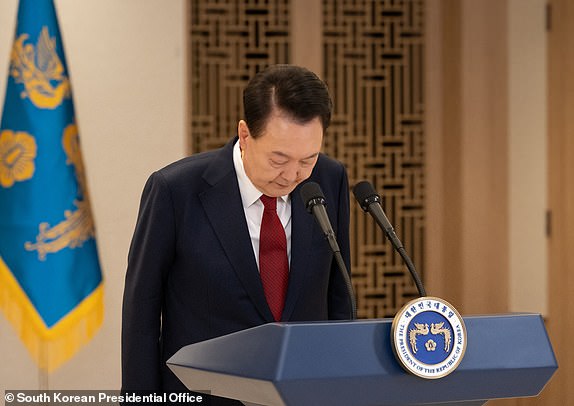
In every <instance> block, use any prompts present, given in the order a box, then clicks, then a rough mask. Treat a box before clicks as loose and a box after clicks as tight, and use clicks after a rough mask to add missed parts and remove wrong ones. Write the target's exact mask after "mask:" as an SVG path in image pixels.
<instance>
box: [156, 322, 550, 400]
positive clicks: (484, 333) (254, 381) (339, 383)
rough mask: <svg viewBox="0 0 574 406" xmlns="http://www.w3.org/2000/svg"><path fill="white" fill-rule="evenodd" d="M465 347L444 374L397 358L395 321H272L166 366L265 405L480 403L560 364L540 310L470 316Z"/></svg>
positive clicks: (187, 352)
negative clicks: (420, 371) (417, 372)
mask: <svg viewBox="0 0 574 406" xmlns="http://www.w3.org/2000/svg"><path fill="white" fill-rule="evenodd" d="M464 321H465V324H466V330H467V341H468V344H467V348H466V354H465V356H464V358H463V360H462V362H461V363H460V365H459V366H458V368H457V369H456V370H455V371H454V372H452V373H451V374H450V375H448V376H446V377H444V378H440V379H431V380H428V379H423V378H419V377H416V376H414V375H411V374H409V373H407V372H406V371H405V370H404V369H403V368H402V367H401V366H400V365H399V363H398V361H397V360H396V359H395V356H394V354H393V350H392V343H391V324H392V319H378V320H356V321H345V322H314V323H272V324H265V325H262V326H258V327H254V328H251V329H248V330H243V331H239V332H237V333H233V334H229V335H226V336H222V337H218V338H215V339H212V340H208V341H203V342H200V343H196V344H192V345H189V346H186V347H183V348H182V349H180V350H179V351H178V352H177V353H176V354H174V355H173V357H171V358H170V359H169V360H168V361H167V364H168V366H169V368H170V369H171V370H172V371H173V372H174V373H175V374H176V376H177V377H178V378H179V379H180V380H181V381H182V382H183V383H184V384H185V385H186V386H187V387H188V388H189V389H190V390H194V391H200V392H201V391H209V392H210V393H211V394H212V395H217V396H223V397H228V398H233V399H238V400H241V401H244V402H248V403H255V404H260V405H287V406H292V405H293V406H306V405H313V406H317V405H319V406H322V405H330V406H337V405H341V406H350V405H351V406H361V405H365V406H366V405H370V406H373V405H424V404H435V405H436V404H439V405H441V404H444V405H455V404H462V405H466V406H468V405H482V404H484V403H486V402H487V401H488V400H489V399H496V398H513V397H527V396H536V395H538V394H539V393H540V392H541V391H542V389H543V387H544V385H545V384H546V383H547V382H548V381H549V379H550V378H551V377H552V375H553V374H554V372H555V371H556V369H557V368H558V365H557V362H556V358H555V356H554V352H553V350H552V346H551V344H550V341H549V339H548V335H547V333H546V329H545V327H544V323H543V320H542V317H541V316H540V315H537V314H506V315H491V316H471V317H464Z"/></svg>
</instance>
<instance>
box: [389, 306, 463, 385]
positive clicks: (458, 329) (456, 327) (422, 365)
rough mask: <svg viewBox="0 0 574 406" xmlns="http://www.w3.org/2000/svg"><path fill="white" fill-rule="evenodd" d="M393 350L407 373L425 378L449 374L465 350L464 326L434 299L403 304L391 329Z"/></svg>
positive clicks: (447, 307) (448, 308) (456, 315)
mask: <svg viewBox="0 0 574 406" xmlns="http://www.w3.org/2000/svg"><path fill="white" fill-rule="evenodd" d="M391 336H392V337H391V341H392V343H393V350H394V352H395V355H396V357H397V359H398V361H399V363H400V364H401V366H402V367H403V368H404V369H405V370H406V371H407V372H410V373H412V374H414V375H416V376H419V377H421V378H425V379H437V378H442V377H444V376H447V375H448V374H450V373H451V372H453V371H454V370H455V369H456V368H457V367H458V365H459V364H460V361H462V358H463V357H464V353H465V351H466V342H467V339H466V327H465V325H464V320H463V319H462V317H461V316H460V314H459V313H458V312H457V311H456V309H455V308H454V307H453V306H452V305H451V304H450V303H448V302H447V301H445V300H442V299H439V298H436V297H421V298H418V299H415V300H412V301H410V302H409V303H407V304H406V305H405V306H404V307H403V308H402V309H401V310H400V311H399V312H398V313H397V315H396V316H395V318H394V320H393V324H392V327H391Z"/></svg>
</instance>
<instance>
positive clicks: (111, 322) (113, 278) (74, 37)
mask: <svg viewBox="0 0 574 406" xmlns="http://www.w3.org/2000/svg"><path fill="white" fill-rule="evenodd" d="M56 6H57V9H58V14H59V19H60V29H61V31H62V36H63V41H64V44H65V51H66V57H67V61H68V67H69V70H70V76H71V80H72V86H73V95H74V101H75V107H76V112H77V116H78V117H77V118H78V123H79V128H80V137H81V141H82V149H83V154H84V161H85V164H86V170H87V176H88V184H89V187H90V193H91V197H92V207H93V210H94V216H95V220H96V231H97V236H98V239H97V241H98V246H99V253H100V259H101V265H102V268H103V272H104V278H105V295H106V296H105V297H106V299H105V300H106V310H105V312H106V313H105V321H104V325H103V328H102V329H101V330H100V332H99V333H98V335H97V336H96V337H95V339H94V340H92V342H91V343H90V344H89V345H88V346H86V347H85V348H84V349H82V350H81V351H80V352H79V353H78V355H77V356H76V357H75V358H73V359H72V360H71V361H70V362H68V363H67V364H65V365H64V366H63V367H62V368H60V369H59V370H58V371H56V372H55V373H54V374H53V375H52V376H50V380H49V386H50V388H54V389H117V388H119V385H120V327H121V313H120V312H121V300H122V292H123V285H124V275H125V268H126V256H127V251H128V246H129V242H130V238H131V233H132V232H133V227H134V224H135V218H136V215H137V208H138V204H139V197H140V194H141V190H142V188H143V184H144V182H145V180H146V178H147V176H148V175H149V174H150V173H151V171H153V170H154V169H157V168H159V167H161V166H163V165H165V164H167V163H169V162H171V161H173V160H176V159H178V158H180V157H182V156H183V155H184V154H185V150H186V143H185V131H186V129H185V128H186V126H185V123H186V116H185V114H186V111H185V106H186V103H185V98H186V90H185V89H186V79H185V60H186V59H185V55H184V54H185V46H184V44H185V35H186V32H185V12H184V11H185V1H184V0H170V1H164V0H121V1H118V0H82V1H76V0H56ZM16 9H17V0H2V1H1V2H0V95H1V96H0V97H1V100H2V101H1V102H0V103H1V104H3V100H4V92H5V86H6V78H7V68H8V55H9V51H10V47H11V42H12V39H13V31H14V24H15V19H16ZM0 348H1V349H2V350H1V352H0V353H1V356H0V358H1V362H0V391H3V390H4V389H6V388H10V389H24V388H26V389H36V388H38V381H39V378H38V373H37V370H36V368H35V366H34V364H33V363H32V361H31V359H30V358H29V356H28V354H27V353H26V350H25V349H24V347H23V346H22V344H21V343H20V342H19V340H18V338H17V337H16V334H15V333H14V330H13V329H12V328H11V327H10V326H9V325H8V323H7V322H6V319H5V318H4V317H1V316H0Z"/></svg>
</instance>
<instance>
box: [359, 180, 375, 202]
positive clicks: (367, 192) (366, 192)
mask: <svg viewBox="0 0 574 406" xmlns="http://www.w3.org/2000/svg"><path fill="white" fill-rule="evenodd" d="M353 194H354V195H355V199H357V201H358V202H359V204H361V205H363V204H364V202H365V200H367V199H368V198H370V197H373V196H378V194H377V192H376V191H375V188H374V187H373V185H371V183H370V182H367V181H366V180H364V181H362V182H359V183H357V184H356V185H355V187H354V188H353Z"/></svg>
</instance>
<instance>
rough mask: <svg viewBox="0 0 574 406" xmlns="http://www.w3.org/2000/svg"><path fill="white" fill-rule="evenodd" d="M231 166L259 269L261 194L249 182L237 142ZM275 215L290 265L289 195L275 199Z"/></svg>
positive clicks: (261, 214) (261, 215)
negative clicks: (232, 166) (233, 169)
mask: <svg viewBox="0 0 574 406" xmlns="http://www.w3.org/2000/svg"><path fill="white" fill-rule="evenodd" d="M233 165H234V166H235V172H236V173H237V182H238V183H239V192H240V194H241V201H242V202H243V211H244V212H245V218H246V220H247V226H248V227H249V236H250V237H251V245H252V246H253V253H254V254H255V260H256V261H257V268H259V231H260V230H261V218H262V217H263V203H262V202H261V200H259V198H260V197H261V195H262V194H263V193H261V191H260V190H259V189H257V188H256V187H255V185H254V184H253V183H252V182H251V180H250V179H249V177H248V176H247V173H245V167H244V166H243V159H241V149H240V148H239V141H237V142H236V143H235V145H234V146H233ZM277 215H278V216H279V220H280V221H281V224H282V225H283V228H284V229H285V236H286V237H287V258H288V260H289V264H291V198H290V197H289V195H285V196H281V197H279V198H278V199H277Z"/></svg>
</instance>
